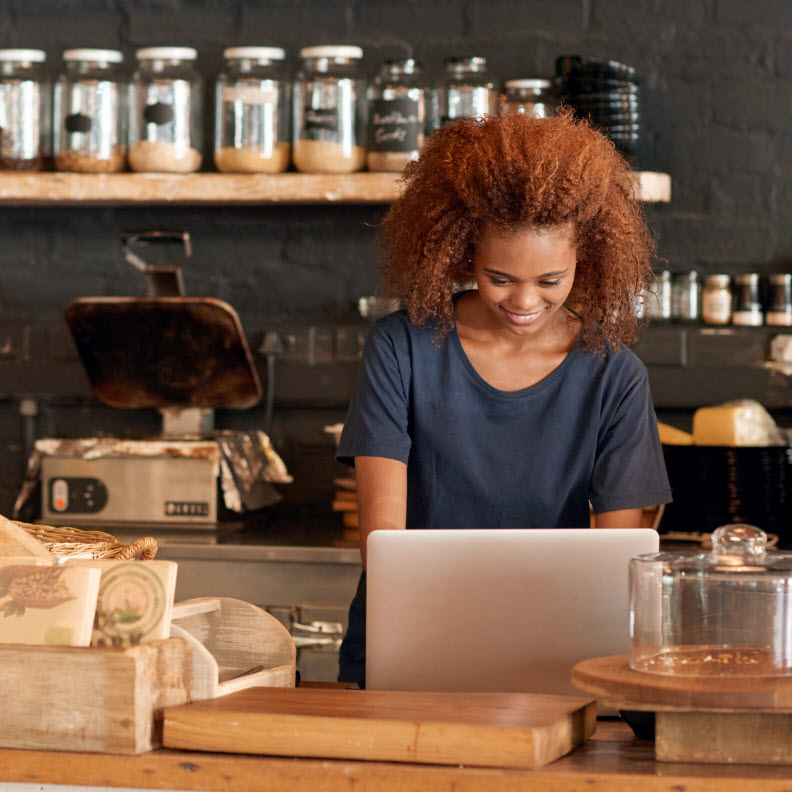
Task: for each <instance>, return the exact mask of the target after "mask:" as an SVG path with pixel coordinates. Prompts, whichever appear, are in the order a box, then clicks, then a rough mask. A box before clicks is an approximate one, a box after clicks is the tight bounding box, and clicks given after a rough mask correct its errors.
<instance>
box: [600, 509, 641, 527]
mask: <svg viewBox="0 0 792 792" xmlns="http://www.w3.org/2000/svg"><path fill="white" fill-rule="evenodd" d="M641 512H642V510H641V509H622V510H621V511H612V512H601V513H600V514H595V515H594V526H593V527H594V528H640V527H641Z"/></svg>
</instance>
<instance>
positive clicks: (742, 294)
mask: <svg viewBox="0 0 792 792" xmlns="http://www.w3.org/2000/svg"><path fill="white" fill-rule="evenodd" d="M763 322H764V315H763V313H762V301H761V298H760V297H759V274H758V273H756V272H745V273H742V274H741V275H735V276H734V310H733V311H732V324H734V325H741V326H743V327H758V326H760V325H761V324H762V323H763Z"/></svg>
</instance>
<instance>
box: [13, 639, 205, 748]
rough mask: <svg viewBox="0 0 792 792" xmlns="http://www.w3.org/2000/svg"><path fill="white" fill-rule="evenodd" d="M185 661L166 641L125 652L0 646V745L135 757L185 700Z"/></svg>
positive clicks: (176, 644) (180, 648)
mask: <svg viewBox="0 0 792 792" xmlns="http://www.w3.org/2000/svg"><path fill="white" fill-rule="evenodd" d="M191 688H192V658H191V655H190V649H189V646H188V645H187V643H186V641H183V640H181V639H173V638H172V639H168V640H165V641H156V642H154V643H150V644H146V645H143V646H136V647H133V648H131V649H127V650H124V651H118V650H113V649H76V648H71V647H52V646H20V645H10V646H0V690H2V691H3V714H2V718H0V745H2V746H4V747H8V748H36V749H50V750H61V751H106V752H111V753H141V752H143V751H148V750H150V749H151V748H153V747H156V746H158V745H159V744H160V714H161V711H162V708H163V707H166V706H173V705H175V704H183V703H184V702H186V701H189V690H190V689H191Z"/></svg>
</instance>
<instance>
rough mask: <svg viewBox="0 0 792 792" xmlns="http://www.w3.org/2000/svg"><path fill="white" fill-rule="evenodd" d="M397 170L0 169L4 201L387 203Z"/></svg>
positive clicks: (664, 180)
mask: <svg viewBox="0 0 792 792" xmlns="http://www.w3.org/2000/svg"><path fill="white" fill-rule="evenodd" d="M399 177H400V174H398V173H349V174H341V175H339V174H321V173H279V174H274V175H270V174H266V175H264V174H262V175H258V174H247V173H189V174H178V175H174V174H167V173H109V174H93V173H0V205H3V206H56V205H57V206H63V205H67V206H68V205H72V206H103V205H115V206H123V205H134V204H174V205H189V204H200V205H223V204H228V205H231V204H236V205H253V204H387V203H390V202H391V201H393V200H394V199H395V198H396V196H397V195H398V190H399V185H398V180H399ZM638 177H639V182H638V196H639V200H643V201H653V202H658V201H662V202H667V201H670V199H671V178H670V176H669V175H668V174H666V173H654V172H648V171H644V172H641V173H639V174H638Z"/></svg>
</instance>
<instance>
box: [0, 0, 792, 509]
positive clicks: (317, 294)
mask: <svg viewBox="0 0 792 792" xmlns="http://www.w3.org/2000/svg"><path fill="white" fill-rule="evenodd" d="M321 43H356V44H360V45H361V46H363V47H364V48H365V50H366V58H365V65H366V67H367V68H368V70H369V71H373V70H374V69H375V68H376V66H377V64H378V63H379V62H380V61H381V60H382V58H384V57H389V56H397V55H407V54H414V55H416V56H417V57H419V58H421V59H422V60H423V61H424V63H425V67H426V72H427V74H428V76H429V77H430V78H436V77H437V76H438V75H439V74H440V71H441V64H442V60H443V58H444V57H446V56H448V55H454V54H464V53H476V54H483V55H486V56H487V57H488V58H489V60H490V64H491V67H492V69H493V71H494V72H495V73H496V75H498V76H499V77H500V78H501V79H508V78H510V77H524V76H541V75H546V74H550V73H551V72H552V69H553V62H554V59H555V57H556V56H557V55H559V54H564V53H581V54H584V55H589V56H592V57H607V58H615V59H618V60H622V61H624V62H627V63H629V64H631V65H633V66H635V67H636V68H637V69H638V71H639V72H640V73H641V75H642V76H643V78H644V83H643V84H644V103H645V108H646V110H645V120H646V130H647V132H646V144H645V147H644V149H645V150H644V152H643V155H642V162H641V163H640V164H641V166H642V167H645V168H647V169H656V170H663V171H667V172H669V173H670V174H671V176H672V179H673V202H672V203H671V204H670V205H669V206H658V207H655V208H654V209H653V210H652V219H653V223H654V225H655V227H656V230H657V233H658V237H659V242H660V253H661V255H662V256H664V257H665V258H666V259H667V260H668V263H669V266H670V267H671V268H672V269H674V270H683V269H689V268H692V267H695V268H698V269H699V270H701V271H702V272H712V271H715V270H718V271H727V272H739V271H744V270H757V271H760V272H764V273H767V272H771V271H777V270H783V269H786V268H787V267H789V266H792V264H791V263H790V260H789V259H790V255H792V169H791V168H790V166H792V90H790V87H791V83H792V79H791V78H792V3H789V2H788V0H753V1H752V2H747V0H533V1H532V2H526V1H525V0H489V1H488V0H393V1H390V0H337V1H336V0H269V1H267V0H226V2H223V3H217V2H209V0H195V1H193V2H191V1H190V0H137V1H135V0H79V1H78V0H4V2H3V4H2V8H0V46H4V47H40V48H43V49H45V50H46V51H47V54H48V59H49V63H50V65H51V66H52V68H53V69H54V70H57V68H59V66H60V54H61V52H62V50H63V49H65V48H68V47H78V46H79V47H117V48H121V49H122V50H123V51H124V52H125V54H126V56H127V62H128V63H129V64H131V63H132V62H133V54H134V50H135V49H136V48H137V47H139V46H144V45H157V44H159V45H164V44H175V45H190V46H195V47H197V48H198V49H199V53H200V55H199V61H198V65H199V68H200V70H201V71H202V73H203V74H204V76H205V78H206V79H207V82H208V83H211V82H212V80H213V79H214V76H215V75H216V74H217V72H218V71H219V69H220V66H221V60H222V58H221V53H222V49H223V47H225V46H230V45H239V44H272V45H283V46H285V47H287V48H288V50H289V54H290V59H291V60H290V63H291V65H294V64H295V62H296V51H297V49H298V48H299V47H300V46H304V45H309V44H321ZM207 96H211V91H207ZM211 112H212V108H211V103H210V101H209V100H207V107H206V124H205V128H206V130H207V133H208V132H209V131H210V130H211ZM210 148H211V136H210V135H209V134H207V140H206V152H205V153H206V154H209V153H210ZM383 209H384V207H354V206H346V207H274V208H266V207H248V208H231V209H229V208H212V207H203V208H163V207H151V208H135V209H129V208H123V209H122V208H119V209H107V208H104V209H66V208H64V209H51V208H48V209H39V208H2V209H0V511H2V512H4V513H7V512H8V511H9V509H10V503H11V501H12V500H13V495H14V494H15V492H16V490H17V488H18V484H19V480H20V478H21V474H22V470H23V467H24V453H23V437H24V435H23V426H22V423H21V420H20V418H19V416H18V401H19V399H20V398H21V397H24V396H31V397H34V398H36V399H37V400H38V402H39V415H38V416H37V418H36V424H37V431H38V433H39V434H40V435H76V434H83V433H90V432H96V431H104V432H115V431H120V430H121V429H123V428H131V429H135V430H137V431H143V432H146V431H149V432H151V431H156V429H157V426H158V419H157V416H156V414H153V413H148V412H146V411H142V412H141V413H134V414H129V413H127V412H123V411H119V410H111V409H109V408H105V407H102V406H101V405H99V404H98V403H97V402H96V401H95V400H94V399H93V397H92V396H91V394H90V390H89V388H88V387H87V384H86V382H85V377H84V375H83V374H82V370H81V369H80V367H79V364H78V363H77V362H76V359H75V357H74V351H73V348H72V346H71V341H70V338H69V336H68V334H67V332H66V330H65V327H64V325H63V322H62V313H63V308H64V306H65V305H66V303H68V302H69V300H71V299H73V298H75V297H78V296H86V295H119V294H142V292H143V285H142V282H141V280H140V277H139V275H138V274H137V273H135V272H133V271H132V270H131V268H130V267H129V266H128V265H126V264H125V263H124V261H123V258H122V256H121V251H120V245H119V243H118V234H119V232H120V231H121V230H123V229H129V228H173V229H185V230H188V231H190V233H191V234H192V236H193V241H194V249H195V254H194V258H193V259H192V261H191V262H190V263H189V265H188V267H187V269H186V270H185V281H186V286H187V291H188V293H189V294H192V295H212V296H216V297H219V298H221V299H225V300H227V301H228V302H230V303H231V304H232V305H233V306H234V307H235V308H236V309H237V310H238V311H239V313H240V315H241V317H242V321H243V324H244V326H245V329H246V331H247V334H248V337H249V339H250V340H251V344H252V345H253V346H254V347H257V346H258V344H259V343H260V341H261V338H262V335H263V332H264V330H266V329H268V328H277V327H281V326H289V327H291V328H297V331H295V332H296V333H297V335H299V334H300V330H299V328H301V327H304V326H307V325H315V326H318V327H320V328H327V327H330V328H331V329H330V330H329V331H327V332H326V333H325V336H326V338H325V339H324V340H323V341H322V342H321V343H320V344H319V346H320V347H321V348H320V349H319V350H318V351H319V353H320V354H319V359H320V360H323V361H329V362H325V363H323V364H322V365H316V366H309V365H305V364H303V363H300V362H299V360H298V359H297V358H299V355H296V356H295V359H294V360H292V361H291V362H289V361H288V360H286V359H284V360H283V361H281V362H280V363H279V366H278V370H277V372H276V399H277V402H276V412H275V422H274V425H273V438H274V440H275V442H276V445H277V446H278V447H279V448H280V449H281V451H282V453H283V455H284V457H285V458H286V460H287V464H289V467H290V469H291V471H292V473H294V475H295V477H296V479H297V481H296V482H295V485H292V487H291V488H284V493H285V494H286V496H287V500H291V501H292V502H294V503H308V504H313V505H314V506H316V504H326V503H328V502H329V491H330V488H331V484H330V479H331V478H332V477H333V475H336V474H337V473H338V469H337V468H336V467H335V463H334V462H333V461H332V444H331V443H330V442H329V439H328V438H327V437H326V436H325V435H324V434H323V433H322V431H321V430H322V426H323V425H324V424H325V423H332V422H334V421H336V420H340V419H341V418H342V417H343V403H344V400H345V396H346V393H347V392H348V389H349V383H350V382H351V381H352V379H353V377H354V365H352V364H350V363H348V362H345V361H340V362H339V361H336V362H335V363H334V362H333V344H334V343H337V341H338V340H337V339H336V341H334V340H333V337H332V335H333V331H332V327H333V326H336V325H343V326H349V327H350V328H352V332H353V333H354V331H355V323H358V327H359V328H362V330H363V331H365V327H362V326H361V325H360V324H359V320H358V319H357V317H356V314H355V302H356V299H357V297H358V296H359V295H361V294H368V293H371V291H372V290H373V288H374V287H375V285H376V282H377V257H376V250H375V246H374V238H375V231H374V228H373V226H374V225H375V224H376V222H377V220H378V218H379V217H380V216H381V214H382V211H383ZM304 342H305V338H304V337H303V336H300V338H299V339H298V345H301V344H304ZM339 343H340V342H339ZM353 346H354V344H353ZM301 348H302V347H301ZM259 363H260V364H261V365H262V366H263V359H261V358H259ZM262 421H263V412H262V410H261V409H260V408H258V409H256V410H252V411H249V412H245V413H241V414H235V413H224V412H221V413H220V414H219V415H218V423H220V424H221V425H226V426H253V425H261V422H262ZM327 516H328V517H330V516H331V515H330V514H329V512H327Z"/></svg>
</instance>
